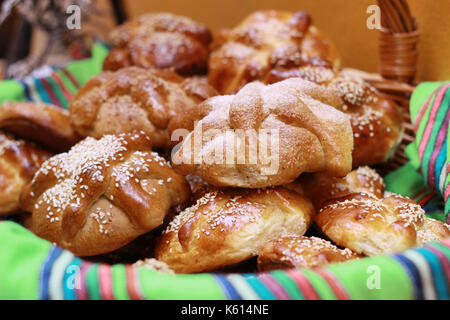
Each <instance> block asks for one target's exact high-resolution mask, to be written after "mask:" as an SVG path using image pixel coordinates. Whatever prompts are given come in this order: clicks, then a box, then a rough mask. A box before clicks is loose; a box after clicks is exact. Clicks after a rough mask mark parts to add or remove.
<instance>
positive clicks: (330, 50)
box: [208, 10, 340, 94]
mask: <svg viewBox="0 0 450 320" xmlns="http://www.w3.org/2000/svg"><path fill="white" fill-rule="evenodd" d="M305 64H306V65H325V66H333V67H338V66H339V65H340V59H339V54H338V52H337V50H336V47H335V46H334V45H333V44H332V43H331V41H330V40H329V39H328V38H327V37H326V36H325V35H323V34H322V33H321V32H320V31H319V30H317V28H316V27H314V26H313V25H312V22H311V17H310V16H309V15H308V14H307V13H306V12H302V11H298V12H295V13H292V12H287V11H275V10H266V11H257V12H254V13H252V14H250V15H249V16H248V17H246V18H245V19H244V20H243V21H242V22H241V23H240V24H239V25H237V26H236V27H235V28H233V29H225V30H222V31H221V33H220V34H219V35H218V37H216V38H215V40H214V43H213V50H212V52H211V56H210V59H209V63H208V73H209V81H210V83H211V84H212V85H213V86H214V87H215V88H216V89H217V90H218V91H219V92H220V93H221V94H230V93H235V92H237V91H238V90H239V89H240V88H242V87H243V86H244V85H245V84H247V83H249V82H252V81H255V80H263V79H264V78H265V76H266V75H267V73H269V72H270V70H272V68H277V67H284V66H290V67H291V66H302V65H305Z"/></svg>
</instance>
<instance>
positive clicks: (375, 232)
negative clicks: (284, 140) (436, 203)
mask: <svg viewBox="0 0 450 320" xmlns="http://www.w3.org/2000/svg"><path fill="white" fill-rule="evenodd" d="M315 221H316V224H317V225H318V226H319V227H320V229H321V230H322V232H323V233H324V234H325V235H326V236H327V237H328V238H330V239H331V240H332V241H333V242H335V243H336V244H338V245H340V246H343V247H346V248H349V249H351V250H353V251H355V252H357V253H361V254H365V255H368V256H374V255H377V254H385V253H395V252H401V251H404V250H407V249H409V248H411V247H413V246H417V245H422V244H424V243H425V242H428V241H434V240H439V239H442V238H445V237H449V236H450V229H449V226H448V225H446V224H444V223H442V222H439V221H436V220H429V218H426V217H425V212H424V210H423V209H422V208H421V207H420V206H419V205H418V204H417V203H415V202H414V201H413V200H411V199H408V198H405V197H402V196H399V195H395V194H393V195H390V196H387V197H385V198H381V199H380V198H377V197H375V196H374V195H372V194H370V193H354V194H350V195H348V196H346V197H343V198H339V199H336V200H331V201H330V202H328V203H327V204H326V205H325V206H324V207H323V208H322V209H321V210H320V211H319V213H318V214H317V216H316V220H315Z"/></svg>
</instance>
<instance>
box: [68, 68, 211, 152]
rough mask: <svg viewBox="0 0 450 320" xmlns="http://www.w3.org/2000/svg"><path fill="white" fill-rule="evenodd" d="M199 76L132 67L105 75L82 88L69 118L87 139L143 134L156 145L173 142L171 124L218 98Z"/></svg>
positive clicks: (72, 104) (169, 144)
mask: <svg viewBox="0 0 450 320" xmlns="http://www.w3.org/2000/svg"><path fill="white" fill-rule="evenodd" d="M215 94H216V91H215V90H214V89H213V88H212V87H211V86H209V85H208V83H207V82H206V81H205V80H204V79H202V78H199V77H191V78H182V77H180V76H178V75H177V74H175V73H174V72H172V71H170V70H158V69H148V70H146V69H142V68H138V67H128V68H123V69H120V70H118V71H116V72H111V71H105V72H103V73H101V74H100V75H97V76H95V77H93V78H92V79H91V80H89V81H88V82H87V83H86V84H85V85H84V86H82V87H81V88H80V90H79V91H78V92H77V94H76V95H75V97H74V98H73V99H72V101H71V103H70V107H69V109H70V120H71V122H72V124H73V126H74V128H75V129H76V131H77V132H78V133H79V134H80V135H82V136H83V137H86V136H92V137H95V138H100V137H101V136H103V135H104V134H116V133H124V132H132V131H134V130H136V131H141V130H142V131H144V132H145V133H146V134H147V135H148V136H149V137H150V138H151V139H152V144H153V146H155V147H169V146H171V145H173V144H174V142H171V141H170V137H169V134H168V130H167V127H168V123H169V121H170V119H171V118H172V117H174V116H175V115H176V114H178V113H180V112H181V111H182V110H183V109H185V108H188V107H191V106H193V105H196V104H197V103H199V102H201V101H203V100H204V99H206V98H208V97H211V96H214V95H215Z"/></svg>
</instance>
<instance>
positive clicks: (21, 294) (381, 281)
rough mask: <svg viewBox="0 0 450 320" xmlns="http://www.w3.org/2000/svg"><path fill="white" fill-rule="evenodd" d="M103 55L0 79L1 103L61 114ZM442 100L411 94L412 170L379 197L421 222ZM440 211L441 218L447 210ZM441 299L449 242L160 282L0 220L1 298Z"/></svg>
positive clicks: (152, 274) (448, 292) (436, 198)
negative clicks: (316, 265) (401, 203)
mask: <svg viewBox="0 0 450 320" xmlns="http://www.w3.org/2000/svg"><path fill="white" fill-rule="evenodd" d="M107 51H108V50H107V48H106V47H105V46H103V45H101V44H97V45H95V46H94V48H93V51H92V57H91V58H89V59H85V60H80V61H74V62H72V63H70V64H69V65H68V66H66V67H64V68H50V69H47V72H46V74H44V75H40V76H39V77H27V78H26V79H23V80H21V81H14V80H7V81H2V82H0V104H1V103H2V102H4V101H9V100H14V101H23V100H28V101H40V102H47V103H52V104H55V105H58V106H60V107H63V108H67V107H68V103H69V100H70V98H71V97H72V96H73V94H74V93H75V92H76V91H77V89H78V88H79V86H80V85H82V84H83V83H85V82H86V81H87V80H88V79H89V78H91V77H92V76H94V75H96V74H98V73H99V72H100V71H101V66H102V62H103V59H104V57H105V56H106V54H107ZM443 90H445V91H443ZM448 96H449V93H448V86H447V85H446V84H437V83H436V84H423V85H421V86H419V87H418V88H417V90H416V92H415V93H414V95H413V99H412V103H411V114H412V118H413V119H415V120H416V122H415V123H417V125H416V128H417V129H416V131H417V135H418V139H417V142H416V143H413V144H411V145H410V146H408V148H407V152H408V155H409V156H410V158H411V162H410V163H409V164H408V165H406V166H404V167H402V168H400V169H399V170H397V171H395V172H392V173H391V174H389V175H388V176H387V177H386V183H387V188H388V190H390V191H392V192H397V193H400V194H403V195H406V196H410V197H413V198H415V199H416V200H417V201H419V203H420V204H421V205H423V206H424V208H425V209H426V211H427V214H430V215H433V216H434V217H435V218H439V219H441V220H442V219H443V209H444V206H443V200H442V195H444V196H445V198H446V199H447V205H448V190H449V189H448V185H449V183H448V182H449V181H448V180H449V178H448V177H449V174H448V160H447V159H449V157H448V155H449V151H448V144H447V133H446V132H445V130H448ZM446 103H447V104H446ZM445 106H446V109H445ZM442 132H445V133H442ZM447 132H448V131H447ZM444 136H445V137H444ZM446 148H447V149H446ZM443 150H446V151H443ZM442 154H445V156H446V157H445V159H444V156H443V155H442ZM427 159H428V160H427ZM443 166H444V167H445V166H447V169H443ZM443 170H444V171H443ZM420 172H421V173H422V174H421V173H420ZM442 172H444V173H442ZM442 174H444V178H442ZM442 181H443V182H442ZM428 186H431V188H430V187H428ZM445 190H446V191H445ZM445 210H446V213H447V214H448V211H449V210H448V206H446V208H445ZM449 297H450V239H447V240H444V241H441V242H440V243H430V244H428V245H426V246H424V247H421V248H413V249H411V250H408V251H406V252H404V253H401V254H396V255H380V256H377V257H373V258H363V259H359V260H356V261H351V262H348V263H343V264H333V265H329V266H327V267H326V268H321V269H316V270H306V269H291V270H285V271H273V272H267V273H258V274H256V273H249V274H236V273H234V274H212V273H203V274H195V275H169V274H161V273H159V272H156V271H152V270H149V269H147V268H145V267H133V266H131V265H124V264H116V265H107V264H99V263H90V262H87V261H85V260H83V259H80V258H78V257H75V256H74V255H73V254H72V253H70V252H69V251H66V250H63V249H61V248H59V247H57V246H54V245H52V244H51V243H50V242H48V241H46V240H43V239H40V238H38V237H36V236H35V235H33V234H32V233H31V232H30V231H28V230H26V229H25V228H23V227H22V226H20V225H19V224H17V223H14V222H11V221H3V222H0V299H189V300H190V299H446V300H448V299H449Z"/></svg>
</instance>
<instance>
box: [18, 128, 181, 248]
mask: <svg viewBox="0 0 450 320" xmlns="http://www.w3.org/2000/svg"><path fill="white" fill-rule="evenodd" d="M189 196H190V192H189V186H188V184H187V182H186V180H185V179H184V177H182V176H180V175H178V174H176V173H175V172H174V171H173V170H172V168H171V167H170V165H169V163H167V162H166V161H165V160H164V159H163V158H161V157H160V156H159V155H158V154H157V153H155V152H152V150H151V143H150V140H149V138H148V137H147V136H145V135H144V134H142V133H137V132H134V133H128V134H120V135H105V136H103V137H102V138H101V139H100V140H95V139H94V138H91V137H88V138H86V139H84V140H82V141H81V142H79V143H78V144H77V145H75V146H74V147H73V148H72V149H71V150H70V151H69V152H67V153H61V154H58V155H56V156H54V157H52V158H50V159H49V160H47V161H46V162H45V163H44V164H43V165H42V166H41V168H40V169H39V171H38V172H37V173H36V175H35V176H34V178H33V180H32V182H31V184H30V185H29V186H28V187H27V189H26V191H25V192H24V196H23V199H22V202H23V206H24V209H25V210H26V211H28V212H32V214H33V216H32V230H33V232H35V233H36V234H37V235H38V236H40V237H42V238H44V239H47V240H49V241H52V242H56V243H57V244H58V245H60V246H61V247H63V248H66V249H68V250H70V251H72V252H73V253H75V254H76V255H80V256H90V255H97V254H102V253H106V252H109V251H113V250H115V249H117V248H120V247H122V246H124V245H125V244H127V243H129V242H131V241H132V240H133V239H135V238H136V237H138V236H139V235H141V234H144V233H146V232H148V231H151V230H153V229H155V228H156V227H158V226H159V225H161V224H162V222H163V219H164V217H165V216H166V215H167V214H168V213H169V212H170V208H171V207H172V206H175V205H177V204H180V203H183V202H185V201H187V200H188V199H189Z"/></svg>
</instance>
